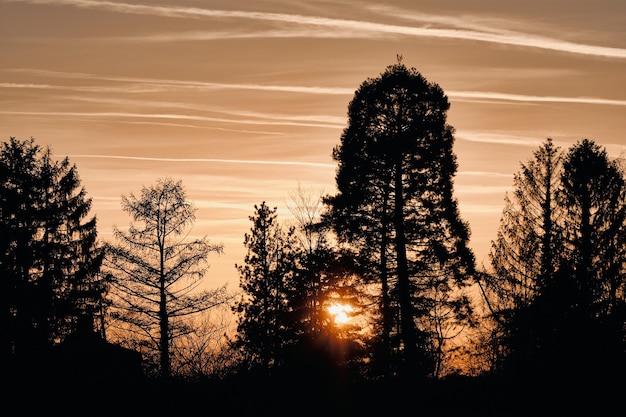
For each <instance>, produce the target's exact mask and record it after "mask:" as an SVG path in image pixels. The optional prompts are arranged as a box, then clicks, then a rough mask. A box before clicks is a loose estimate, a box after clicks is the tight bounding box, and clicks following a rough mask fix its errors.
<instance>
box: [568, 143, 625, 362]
mask: <svg viewBox="0 0 626 417" xmlns="http://www.w3.org/2000/svg"><path fill="white" fill-rule="evenodd" d="M563 165H564V170H563V175H562V178H561V181H562V188H563V191H562V194H561V202H562V204H563V206H564V208H565V209H566V210H567V214H568V215H567V220H566V222H565V225H564V229H565V239H566V246H565V253H566V256H567V259H568V261H569V265H571V267H572V273H571V274H570V275H571V276H570V277H569V279H571V280H572V282H571V283H570V285H571V286H572V287H573V296H574V297H573V299H569V300H568V301H569V305H571V306H572V307H573V308H574V310H575V311H576V312H578V313H580V314H576V315H575V316H576V317H578V318H579V319H580V320H582V321H581V322H579V323H576V328H577V331H576V337H575V339H570V340H567V343H568V349H569V350H570V351H572V350H573V355H575V356H576V357H580V356H581V355H582V356H584V357H587V358H589V359H590V361H589V363H588V364H587V365H588V366H590V367H592V368H595V367H598V368H600V369H602V368H605V367H606V366H613V367H617V366H618V365H620V366H621V367H623V366H624V364H625V363H626V361H625V359H626V358H625V356H626V354H625V352H626V350H625V347H626V338H625V336H626V334H625V331H626V326H625V325H626V308H625V306H626V273H625V272H626V179H625V178H626V177H625V175H624V172H623V171H622V170H621V169H620V166H619V164H618V162H617V161H615V160H613V161H612V160H610V159H609V158H608V156H607V153H606V150H605V149H603V148H602V147H600V146H599V145H598V144H596V143H595V142H594V141H592V140H589V139H583V140H582V141H579V142H578V143H576V144H575V145H574V146H572V148H570V150H569V152H568V153H567V156H566V159H565V161H564V164H563ZM587 324H589V326H587ZM572 348H573V349H572ZM577 349H581V350H578V351H577ZM598 361H600V362H601V363H600V364H598ZM611 362H612V364H611ZM582 365H584V364H582Z"/></svg>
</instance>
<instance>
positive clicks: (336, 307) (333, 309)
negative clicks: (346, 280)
mask: <svg viewBox="0 0 626 417" xmlns="http://www.w3.org/2000/svg"><path fill="white" fill-rule="evenodd" d="M352 311H354V308H352V306H351V305H350V304H339V303H333V304H331V305H329V306H328V312H329V313H330V314H331V316H332V317H333V322H334V323H335V324H345V323H347V322H348V321H350V316H349V315H348V313H351V312H352Z"/></svg>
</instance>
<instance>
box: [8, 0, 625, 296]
mask: <svg viewBox="0 0 626 417" xmlns="http://www.w3.org/2000/svg"><path fill="white" fill-rule="evenodd" d="M155 3H157V4H158V5H155ZM404 3H405V2H401V1H389V2H386V3H385V5H382V4H380V3H377V2H370V1H364V2H359V3H358V4H357V3H354V2H327V1H308V2H306V1H298V2H293V3H289V4H287V3H282V2H272V1H244V2H237V5H236V6H237V7H238V8H237V9H233V8H232V7H234V6H233V5H232V4H231V3H229V2H227V1H216V2H211V6H212V7H209V5H207V6H205V5H204V3H199V4H201V5H202V7H196V6H195V5H196V4H197V3H196V2H193V1H179V2H175V3H168V2H161V1H159V2H145V1H125V2H111V1H95V0H94V1H91V0H62V1H55V2H52V1H47V0H0V16H2V23H3V24H2V25H0V45H1V47H2V50H3V59H2V61H0V75H1V78H0V91H2V98H1V99H0V125H2V126H3V128H4V129H3V135H4V137H3V138H2V141H8V140H9V138H10V137H16V138H17V139H20V140H24V139H29V138H30V137H33V138H35V140H36V143H37V144H38V145H40V146H42V147H45V146H50V148H51V150H52V152H53V154H54V155H55V156H56V157H58V159H62V158H64V157H66V156H67V157H69V159H70V162H71V163H72V164H75V165H76V166H77V169H78V174H79V176H80V179H81V185H82V186H84V187H85V189H86V192H87V196H88V197H90V198H92V199H93V206H92V210H91V214H90V215H95V216H96V217H97V219H98V235H99V238H100V239H101V240H107V241H108V240H110V239H112V227H113V226H114V225H117V226H119V227H124V226H126V225H127V224H128V223H129V222H130V220H131V219H130V217H129V216H128V215H127V213H125V212H124V211H123V210H122V209H121V205H120V203H121V196H122V195H129V194H130V193H133V194H135V195H138V194H140V192H141V188H142V187H144V186H145V187H149V186H150V185H153V184H154V183H155V182H156V181H157V179H159V178H165V177H172V178H174V179H180V180H182V183H183V185H184V186H185V188H186V190H187V197H188V199H189V200H190V201H192V202H193V203H194V205H195V206H196V208H197V209H198V211H197V213H196V224H195V226H194V229H193V231H192V234H193V235H196V236H206V237H207V238H208V239H209V240H210V241H211V242H212V243H223V244H224V254H223V255H221V256H216V255H212V256H210V257H209V259H208V263H209V265H210V269H209V270H208V271H207V275H206V277H205V282H206V283H207V285H208V286H209V287H217V286H219V285H221V284H222V283H224V282H228V283H229V288H230V289H233V288H237V286H238V273H237V270H236V268H235V264H236V263H238V264H241V263H243V260H244V256H245V250H246V248H245V247H244V245H243V239H244V234H245V233H247V232H248V231H249V230H250V227H251V222H250V221H249V219H248V216H251V215H253V213H254V205H258V204H260V203H261V202H263V201H265V202H266V203H267V205H268V206H270V207H274V206H277V207H278V208H279V220H281V221H287V220H288V219H289V217H290V216H289V210H288V208H287V205H288V204H289V203H290V197H289V193H290V192H293V191H295V190H296V189H297V188H298V187H302V188H303V189H304V190H309V191H311V192H312V193H313V194H314V195H315V194H320V195H322V194H333V193H335V183H334V175H335V169H336V164H335V163H334V162H333V161H332V157H331V153H332V149H333V147H335V146H337V145H339V143H340V137H341V133H342V131H343V129H344V128H345V127H346V126H347V109H348V104H349V102H350V100H351V99H352V98H353V96H354V92H355V91H356V90H357V89H358V88H359V86H360V85H361V83H362V82H364V81H366V80H367V79H368V78H376V77H378V76H379V75H380V74H381V73H382V72H383V71H384V70H385V68H386V67H387V66H389V65H393V64H394V63H395V62H396V56H397V55H402V57H403V63H404V65H406V66H407V67H412V68H415V69H416V70H417V71H418V72H420V73H421V74H422V75H423V76H424V77H425V78H426V79H427V80H428V81H429V82H431V83H435V84H438V85H439V86H440V87H441V88H442V89H443V91H444V93H445V94H446V95H447V96H448V99H449V102H450V110H449V111H448V123H449V124H450V125H451V126H452V127H453V128H454V130H455V135H454V137H455V143H454V148H453V151H454V153H455V155H456V157H457V162H458V170H457V175H456V177H455V178H454V197H455V198H456V199H457V201H458V205H459V211H460V216H461V218H462V219H463V220H464V221H465V222H467V223H468V224H469V227H470V231H471V236H470V242H469V246H470V248H471V249H472V251H473V252H474V255H475V256H476V262H477V265H478V266H480V265H481V264H483V263H484V264H487V263H488V257H487V254H488V251H489V245H490V242H491V240H493V239H495V237H496V233H497V228H498V225H499V222H500V216H501V212H502V209H503V208H504V197H505V193H506V192H507V191H510V190H512V182H513V175H514V174H515V173H516V172H518V170H519V168H520V163H525V162H527V161H528V160H529V159H530V158H531V157H532V153H533V152H534V151H535V150H536V149H537V148H538V147H539V146H540V145H541V144H542V143H543V142H544V140H545V139H546V138H548V137H550V138H552V139H553V140H554V143H555V145H557V146H559V147H561V148H562V150H564V151H565V150H567V149H568V148H569V147H570V146H572V145H573V144H575V143H577V142H578V141H580V140H582V139H584V138H588V139H591V140H593V141H595V142H596V143H597V144H598V145H600V146H602V147H603V148H605V149H606V150H607V153H608V154H609V156H610V157H611V158H616V157H620V156H622V157H623V156H625V155H626V138H625V137H624V133H623V132H625V131H626V117H624V116H625V112H626V88H625V87H626V82H625V81H624V74H626V31H624V30H623V28H624V16H626V3H625V4H619V2H614V1H608V0H605V1H600V2H594V3H593V4H591V3H589V2H584V1H571V2H569V3H568V7H566V8H564V7H559V5H557V4H552V3H546V2H540V1H534V0H533V1H531V2H528V1H524V2H521V1H518V2H513V3H506V4H504V3H503V4H496V5H494V4H492V3H490V2H486V1H481V2H472V3H471V4H469V5H468V4H464V3H462V2H460V1H453V2H446V4H444V5H442V4H436V3H435V2H430V1H420V2H415V3H414V4H410V5H409V4H404ZM174 4H175V5H174Z"/></svg>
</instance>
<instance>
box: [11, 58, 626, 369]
mask: <svg viewBox="0 0 626 417" xmlns="http://www.w3.org/2000/svg"><path fill="white" fill-rule="evenodd" d="M449 107H450V103H449V101H448V98H447V96H446V95H445V93H444V91H443V90H442V89H441V88H440V87H439V86H438V85H437V84H435V83H432V82H429V81H428V80H426V79H425V78H424V77H423V76H422V75H421V74H420V73H419V72H418V71H417V70H415V69H414V68H407V67H406V66H405V65H404V64H403V63H402V61H401V58H399V59H398V62H397V63H396V64H394V65H390V66H388V67H387V68H386V69H385V71H384V72H383V73H381V74H380V75H379V76H378V77H375V78H370V79H367V80H365V81H364V82H363V83H362V84H361V85H360V87H359V88H358V89H357V91H356V92H355V95H354V98H353V99H352V100H351V101H350V103H349V106H348V123H347V127H346V128H345V129H344V131H343V133H342V135H341V138H340V143H339V144H338V145H337V146H336V147H335V148H334V149H333V150H332V157H333V160H334V161H336V162H337V170H336V176H335V180H336V192H335V193H334V194H328V195H319V196H317V195H313V194H312V193H310V192H308V191H307V190H302V189H298V190H296V192H294V193H293V194H292V205H291V206H290V210H291V213H292V215H293V216H292V217H293V219H294V220H293V221H291V222H289V223H288V222H283V221H280V219H278V211H277V208H276V207H270V206H268V205H267V204H266V202H265V201H263V202H259V204H257V205H255V206H254V207H253V212H252V214H251V215H250V217H249V220H250V222H251V226H250V230H249V232H248V233H246V234H245V236H244V238H243V244H244V246H245V248H246V255H245V258H244V259H243V260H242V262H241V263H240V264H236V265H235V268H236V270H237V272H238V274H239V280H240V288H239V290H238V291H229V290H228V289H227V287H226V286H223V287H220V288H216V289H212V290H204V291H200V290H199V285H200V284H201V282H202V279H203V277H204V276H205V273H206V271H207V268H208V258H209V256H210V255H211V254H217V253H220V252H221V251H222V250H223V247H222V245H221V244H214V243H212V242H210V241H209V240H208V239H207V238H206V237H204V238H200V239H189V238H188V235H189V232H190V230H191V228H192V227H193V224H194V222H195V208H194V206H193V203H192V202H191V201H189V200H188V198H187V196H186V192H185V188H184V186H183V184H182V181H181V180H174V179H171V178H164V179H158V180H157V181H156V182H155V184H153V185H151V186H148V187H143V188H142V190H141V193H140V195H134V194H132V193H131V194H130V195H128V196H122V198H121V207H122V210H124V211H125V212H126V213H127V214H128V215H129V216H130V217H131V219H132V222H131V225H130V226H129V227H128V228H125V229H117V228H116V229H115V230H114V239H113V241H111V242H101V241H99V240H98V238H97V222H96V217H95V216H91V215H90V208H91V198H89V197H88V196H87V193H86V190H85V189H84V188H83V187H82V185H81V183H80V179H79V176H78V172H77V169H76V166H74V165H72V164H71V163H70V161H69V159H68V158H65V159H63V160H61V161H55V160H53V158H52V156H51V150H50V148H42V147H40V146H39V145H38V144H37V143H36V141H35V139H33V138H31V139H30V140H18V139H16V138H13V137H11V138H10V140H9V141H7V142H4V143H2V145H1V147H0V218H1V222H0V252H1V254H2V257H1V258H0V285H1V288H0V306H1V308H2V312H1V316H0V345H1V355H2V362H3V363H4V364H5V365H6V366H8V367H9V368H12V369H21V367H23V366H24V364H28V363H39V362H36V360H37V359H38V358H39V359H40V360H41V361H44V362H45V361H46V360H49V358H50V356H47V355H49V353H50V352H51V351H53V350H54V349H55V348H56V347H58V346H62V345H63V344H64V342H65V341H66V340H68V339H71V338H72V336H73V335H74V336H75V335H76V334H78V332H79V331H85V330H84V329H85V323H86V328H87V329H88V332H89V333H90V334H95V335H97V336H98V338H99V339H101V340H102V341H104V342H106V343H114V344H116V345H120V346H123V347H125V348H126V349H130V350H132V351H133V352H139V353H140V354H141V358H142V366H143V372H144V373H145V374H146V375H147V376H154V377H155V378H160V379H165V380H167V379H171V378H174V377H176V378H182V379H194V378H218V379H222V378H230V377H233V376H244V375H245V376H251V375H254V376H263V377H280V376H287V377H289V376H291V377H293V376H295V375H298V376H299V377H302V376H310V377H311V378H315V377H319V378H323V379H324V380H337V379H341V378H343V379H346V380H355V379H358V380H365V381H412V380H428V379H435V380H436V379H442V378H444V377H451V376H459V375H468V376H474V377H476V376H485V375H499V376H505V377H506V376H524V377H529V378H539V379H540V378H545V377H555V378H557V377H558V378H571V377H585V378H587V377H589V378H596V377H602V378H604V377H607V376H611V375H616V374H618V373H619V372H623V371H625V370H626V173H625V172H626V171H625V168H624V165H623V164H624V162H623V160H620V159H611V158H609V157H608V155H607V152H606V150H605V149H604V148H603V147H602V146H600V145H599V144H597V143H595V142H594V141H593V140H589V139H582V140H580V141H579V142H577V143H576V144H574V145H573V146H571V147H570V148H569V149H566V150H562V149H560V148H559V147H558V146H556V145H555V144H554V143H553V141H552V139H550V138H547V139H546V140H545V141H544V142H543V143H542V145H541V146H540V147H539V148H538V149H536V150H535V152H534V153H533V156H532V157H531V158H530V159H529V160H528V161H526V162H525V163H521V166H520V170H519V172H517V173H515V175H514V179H513V186H514V190H513V191H512V192H511V193H510V194H509V193H507V194H506V196H505V198H504V209H503V211H502V215H501V218H500V225H499V228H498V230H497V236H496V238H495V239H494V240H493V241H492V245H491V250H490V253H489V261H490V264H489V265H487V266H485V265H481V266H479V265H476V261H475V259H474V255H473V253H472V251H471V249H470V247H469V238H470V227H469V225H468V224H467V223H466V222H465V221H463V219H462V218H461V216H460V213H459V209H458V204H457V200H456V198H455V197H454V176H455V174H456V170H457V161H456V155H455V153H454V151H453V145H454V129H453V127H452V126H450V125H449V124H448V122H447V119H446V114H447V110H448V109H449ZM332 308H343V309H344V310H345V311H344V313H345V314H347V315H349V316H350V320H348V321H347V322H345V323H342V322H338V321H337V320H336V319H335V316H333V314H331V311H332ZM231 312H232V313H234V317H235V323H232V324H231V323H229V321H228V320H229V318H228V317H230V313H231Z"/></svg>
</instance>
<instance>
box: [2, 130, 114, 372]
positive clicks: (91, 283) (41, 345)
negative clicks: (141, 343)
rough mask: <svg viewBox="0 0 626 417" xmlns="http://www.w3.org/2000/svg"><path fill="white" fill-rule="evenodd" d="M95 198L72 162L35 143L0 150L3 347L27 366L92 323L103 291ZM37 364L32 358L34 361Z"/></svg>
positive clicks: (5, 145)
mask: <svg viewBox="0 0 626 417" xmlns="http://www.w3.org/2000/svg"><path fill="white" fill-rule="evenodd" d="M90 208H91V199H90V198H87V195H86V191H85V189H84V188H83V187H81V185H80V179H79V176H78V172H77V168H76V166H75V165H71V164H70V162H69V159H68V158H65V159H63V160H61V161H54V160H53V158H52V154H51V149H50V148H49V147H47V148H45V149H43V148H41V147H40V146H39V145H37V144H36V143H35V139H33V138H31V139H30V140H24V141H20V140H17V139H15V138H13V137H12V138H10V140H9V142H3V143H2V145H1V147H0V252H1V256H0V276H1V277H2V279H1V280H0V285H1V287H0V305H1V308H2V313H1V316H0V343H1V346H2V347H1V349H2V356H3V358H5V359H6V358H7V357H8V358H9V359H11V358H13V359H15V358H22V359H29V358H28V356H29V355H40V354H41V353H42V352H45V351H46V350H48V348H50V347H52V346H53V345H56V344H58V343H59V342H62V341H63V340H64V339H65V338H66V337H67V336H69V335H71V334H72V333H73V332H74V331H75V330H76V327H77V323H78V322H79V320H81V319H87V321H88V322H89V323H93V316H94V315H96V314H97V312H98V311H99V306H100V303H101V301H102V295H103V291H104V284H103V282H102V280H101V277H100V275H99V269H100V264H101V262H102V256H103V251H102V249H101V248H100V247H99V246H98V245H97V242H96V237H97V232H96V218H95V217H91V218H88V215H89V210H90ZM31 359H32V358H31Z"/></svg>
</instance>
